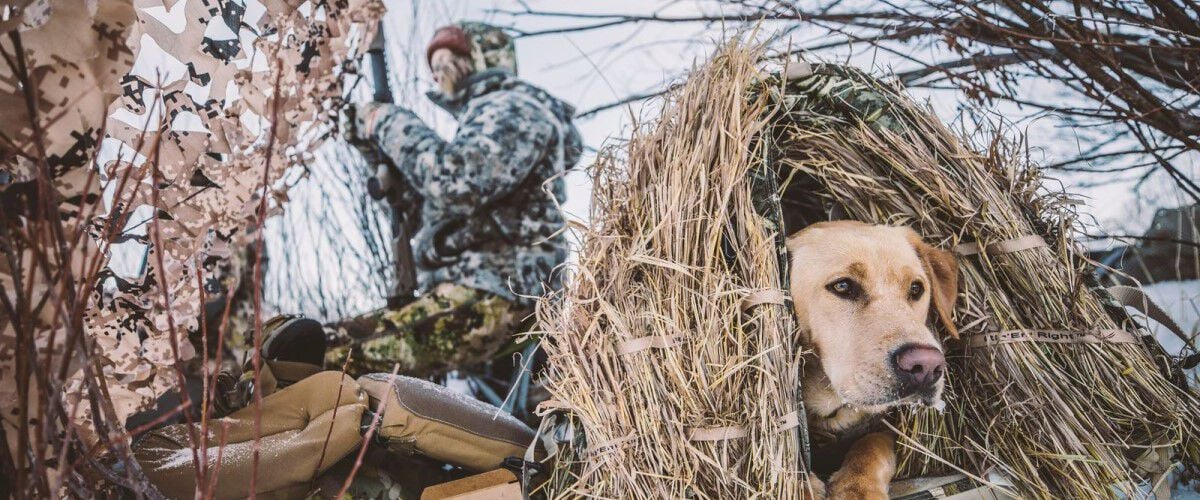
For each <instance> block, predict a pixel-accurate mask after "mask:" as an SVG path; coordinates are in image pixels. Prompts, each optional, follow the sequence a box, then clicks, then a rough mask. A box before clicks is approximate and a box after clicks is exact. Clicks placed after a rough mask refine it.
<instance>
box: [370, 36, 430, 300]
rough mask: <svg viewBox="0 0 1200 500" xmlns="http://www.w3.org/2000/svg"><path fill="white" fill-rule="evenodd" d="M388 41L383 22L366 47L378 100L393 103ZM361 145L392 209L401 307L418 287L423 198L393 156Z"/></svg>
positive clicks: (380, 194)
mask: <svg viewBox="0 0 1200 500" xmlns="http://www.w3.org/2000/svg"><path fill="white" fill-rule="evenodd" d="M385 46H386V42H385V39H384V35H383V22H382V21H381V22H380V23H379V26H378V27H377V28H376V30H375V39H374V40H372V41H371V47H370V48H368V49H367V56H368V57H369V58H370V60H371V77H372V78H371V79H372V80H373V82H374V90H373V98H374V100H375V102H383V103H388V104H391V103H393V102H394V101H393V97H392V88H391V87H390V86H389V85H388V68H387V54H386V52H385ZM368 142H369V144H366V145H365V146H367V147H360V149H361V150H362V151H363V156H364V157H365V158H366V160H367V162H368V165H372V166H373V167H374V169H375V173H374V175H373V176H372V177H371V178H369V179H368V180H367V192H368V193H369V194H370V195H371V197H372V198H374V199H376V200H380V199H384V198H386V199H387V201H388V204H389V205H390V206H391V208H392V214H391V223H392V224H391V225H392V254H393V259H394V262H395V271H396V281H395V286H394V287H393V288H392V293H391V294H390V295H389V296H388V297H387V303H388V307H391V308H398V307H403V306H404V305H405V304H408V303H409V302H412V301H413V300H415V298H416V296H415V294H416V290H417V267H416V261H415V260H414V259H413V250H412V234H413V231H415V230H416V224H417V221H418V220H419V218H420V210H421V197H420V195H419V194H417V192H416V191H415V190H413V189H412V187H411V186H409V185H408V184H407V182H405V180H404V177H403V176H402V175H401V174H400V173H399V172H397V171H396V167H395V165H393V164H392V162H391V159H390V158H388V157H387V155H386V154H384V153H383V151H382V150H381V149H380V148H379V146H378V145H377V144H375V143H374V141H368Z"/></svg>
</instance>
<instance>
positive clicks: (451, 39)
mask: <svg viewBox="0 0 1200 500" xmlns="http://www.w3.org/2000/svg"><path fill="white" fill-rule="evenodd" d="M438 49H450V51H451V52H454V53H455V54H458V55H460V56H465V57H471V41H470V40H469V39H467V34H466V32H464V31H463V30H462V28H460V27H458V26H457V25H454V24H451V25H449V26H442V27H441V28H438V29H437V31H435V32H434V33H433V39H431V40H429V48H428V49H425V63H426V64H430V63H432V62H433V53H434V52H436V51H437V50H438Z"/></svg>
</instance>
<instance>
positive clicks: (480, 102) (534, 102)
mask: <svg viewBox="0 0 1200 500" xmlns="http://www.w3.org/2000/svg"><path fill="white" fill-rule="evenodd" d="M470 104H471V105H472V106H473V107H494V106H505V107H515V108H527V109H534V110H539V111H549V112H550V114H551V115H553V118H554V119H557V120H561V121H571V118H572V117H573V116H574V114H575V108H574V107H572V106H571V105H570V104H568V103H566V102H565V101H563V100H561V99H559V98H557V97H554V96H553V95H552V94H550V92H547V91H546V90H545V89H543V88H541V87H538V86H537V85H534V84H532V83H529V82H526V81H525V80H521V79H519V78H517V77H515V76H513V77H510V78H509V79H507V80H505V81H504V83H503V84H502V85H499V86H497V87H495V88H494V89H492V91H491V92H488V93H486V94H482V95H479V96H477V97H475V98H474V99H472V100H471V102H470Z"/></svg>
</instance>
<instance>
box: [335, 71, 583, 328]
mask: <svg viewBox="0 0 1200 500" xmlns="http://www.w3.org/2000/svg"><path fill="white" fill-rule="evenodd" d="M430 98H431V99H433V100H434V101H435V102H437V103H438V104H439V105H441V106H442V107H443V108H445V109H446V110H447V111H450V112H451V113H452V114H453V115H454V116H455V118H456V119H457V120H458V121H459V126H458V133H457V135H456V136H455V137H454V139H453V140H450V141H446V140H444V139H442V138H441V137H439V136H438V135H437V133H436V132H434V131H433V130H432V129H430V128H429V127H428V126H426V125H425V123H424V122H422V121H421V119H420V118H418V117H417V116H416V115H415V114H413V113H412V112H411V111H409V110H407V109H404V108H400V107H397V106H392V105H389V104H370V105H366V106H364V109H363V110H362V112H358V113H356V116H357V118H356V120H369V121H370V122H372V123H356V124H355V127H356V129H357V130H360V131H364V133H367V134H369V137H365V139H368V140H372V141H374V142H375V143H376V144H378V145H379V146H380V148H381V149H382V150H383V152H384V153H385V154H387V155H388V156H389V157H390V158H391V159H392V161H393V162H394V163H395V166H396V169H397V170H398V171H399V172H400V174H401V175H402V177H403V178H404V179H405V181H406V182H407V183H408V184H409V185H410V186H411V187H412V188H413V189H414V190H416V191H417V192H418V193H419V194H420V195H421V197H422V198H423V201H422V204H421V210H420V219H419V225H418V227H419V230H418V232H417V234H416V235H415V237H414V245H413V252H414V257H415V260H416V267H417V280H418V284H419V290H420V291H421V292H422V293H424V292H426V291H428V290H429V289H431V288H432V287H434V286H436V285H437V284H439V283H457V284H460V285H464V286H467V287H470V288H474V289H478V290H484V291H487V292H490V293H492V294H495V295H498V296H500V297H504V298H506V299H509V300H511V301H514V302H517V303H520V304H526V305H528V304H531V302H532V299H531V298H530V297H534V296H540V295H542V294H543V293H545V292H547V291H550V290H555V289H558V288H559V285H560V280H559V278H558V276H556V275H557V273H553V272H552V270H553V269H554V268H555V267H557V266H558V265H559V264H561V263H563V262H564V261H565V260H566V256H567V249H566V241H565V237H564V236H563V234H562V230H563V228H564V226H565V222H564V219H563V216H562V214H561V213H560V210H559V204H560V203H561V201H562V200H564V199H565V197H566V195H565V186H564V183H563V180H562V178H561V174H562V173H563V172H564V171H565V170H567V169H568V168H570V167H571V166H572V165H574V164H575V162H576V161H578V159H579V156H580V153H581V152H582V142H581V140H580V137H579V133H578V131H577V130H576V129H575V126H574V125H572V123H571V117H572V115H573V114H574V109H573V108H572V107H571V106H570V105H568V104H566V103H564V102H562V101H560V100H558V99H556V98H554V97H553V96H551V95H550V94H549V93H547V92H546V91H544V90H542V89H539V88H537V87H534V86H532V85H529V84H528V83H525V82H523V81H521V80H518V79H517V78H516V77H515V76H513V75H512V74H511V73H509V72H508V71H505V70H503V69H489V70H486V71H483V72H479V73H475V74H472V75H471V76H469V77H468V78H466V79H465V80H464V82H463V84H462V85H461V88H460V90H459V91H458V92H457V93H456V94H455V95H453V96H445V95H442V94H441V93H438V92H433V93H431V94H430Z"/></svg>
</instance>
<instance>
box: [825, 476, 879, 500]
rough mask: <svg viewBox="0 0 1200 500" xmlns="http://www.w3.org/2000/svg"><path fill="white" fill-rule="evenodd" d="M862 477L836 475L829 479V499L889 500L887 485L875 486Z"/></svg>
mask: <svg viewBox="0 0 1200 500" xmlns="http://www.w3.org/2000/svg"><path fill="white" fill-rule="evenodd" d="M863 479H864V478H862V477H853V476H851V475H848V474H834V475H833V477H832V478H830V479H829V488H828V491H829V498H830V499H831V500H887V499H888V491H887V485H886V484H883V485H879V484H873V483H872V482H870V481H864V480H863Z"/></svg>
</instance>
